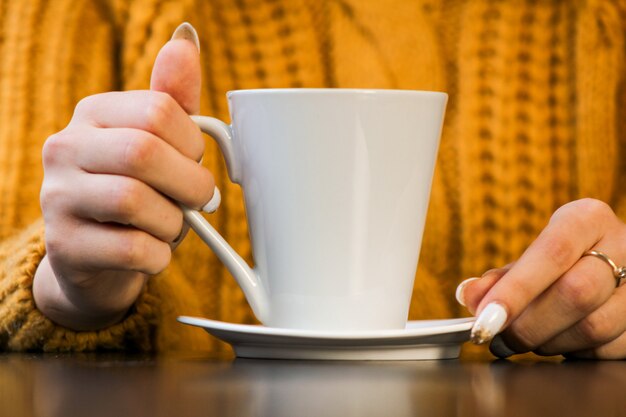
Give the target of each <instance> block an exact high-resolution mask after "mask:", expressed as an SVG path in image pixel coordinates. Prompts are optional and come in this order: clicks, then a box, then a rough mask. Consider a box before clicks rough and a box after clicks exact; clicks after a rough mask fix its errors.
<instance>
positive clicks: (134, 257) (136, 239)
mask: <svg viewBox="0 0 626 417" xmlns="http://www.w3.org/2000/svg"><path fill="white" fill-rule="evenodd" d="M146 238H147V236H145V233H142V232H134V233H127V234H125V235H124V236H123V237H121V238H120V244H119V253H118V256H119V257H120V260H121V262H122V264H123V265H125V266H126V267H127V268H128V269H132V270H138V269H141V267H142V266H143V265H144V264H145V259H146V256H147V254H148V252H147V250H146V246H147V242H146V241H147V239H146Z"/></svg>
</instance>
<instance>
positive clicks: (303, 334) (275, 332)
mask: <svg viewBox="0 0 626 417" xmlns="http://www.w3.org/2000/svg"><path fill="white" fill-rule="evenodd" d="M176 320H177V321H178V322H180V323H182V324H186V325H190V326H195V327H200V328H203V329H205V330H206V329H207V328H209V329H214V330H221V331H226V332H231V333H232V332H235V333H245V334H254V335H262V336H282V337H297V338H314V339H334V340H363V339H385V338H398V337H399V338H406V337H419V336H435V335H439V334H454V333H458V332H465V331H468V330H470V329H471V328H472V326H473V325H474V322H475V321H476V318H475V317H457V318H452V319H436V320H409V321H407V327H405V328H404V329H384V330H359V331H347V332H346V331H319V330H302V329H288V328H280V327H267V326H264V325H262V324H241V323H230V322H225V321H218V320H211V319H207V318H204V317H195V316H178V317H177V319H176ZM411 326H420V327H411Z"/></svg>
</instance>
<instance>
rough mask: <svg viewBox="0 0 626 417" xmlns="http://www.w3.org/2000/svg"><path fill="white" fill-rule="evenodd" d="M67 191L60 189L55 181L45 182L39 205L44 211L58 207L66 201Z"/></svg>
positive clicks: (40, 193)
mask: <svg viewBox="0 0 626 417" xmlns="http://www.w3.org/2000/svg"><path fill="white" fill-rule="evenodd" d="M66 194H67V193H66V189H65V188H63V187H60V186H59V185H58V184H57V183H56V182H55V181H50V180H48V179H46V180H44V182H43V184H42V186H41V191H40V192H39V204H40V205H41V209H42V210H44V211H47V210H50V209H51V208H52V207H55V206H57V204H58V202H60V201H66V200H67V196H66Z"/></svg>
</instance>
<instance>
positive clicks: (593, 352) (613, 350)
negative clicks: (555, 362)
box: [565, 333, 626, 360]
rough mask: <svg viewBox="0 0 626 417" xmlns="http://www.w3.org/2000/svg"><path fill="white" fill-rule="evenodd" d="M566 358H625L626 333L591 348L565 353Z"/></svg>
mask: <svg viewBox="0 0 626 417" xmlns="http://www.w3.org/2000/svg"><path fill="white" fill-rule="evenodd" d="M565 357H567V358H580V359H612V360H622V359H626V333H622V334H621V335H620V336H619V337H617V338H616V339H614V340H612V341H610V342H609V343H606V344H604V345H601V346H598V347H596V348H593V349H587V350H581V351H578V352H571V353H568V354H566V355H565Z"/></svg>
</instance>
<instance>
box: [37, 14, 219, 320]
mask: <svg viewBox="0 0 626 417" xmlns="http://www.w3.org/2000/svg"><path fill="white" fill-rule="evenodd" d="M190 28H191V27H190V26H184V25H181V28H179V29H178V30H177V31H176V32H175V35H174V37H173V40H172V41H170V42H168V43H167V44H166V45H165V46H164V47H163V48H162V49H161V51H160V53H159V56H158V57H157V60H156V62H155V66H154V69H153V73H152V83H151V90H150V91H128V92H111V93H104V94H97V95H94V96H91V97H87V98H85V99H83V100H82V101H81V102H80V103H79V104H78V105H77V106H76V109H75V112H74V116H73V118H72V120H71V121H70V123H69V125H68V126H67V127H66V128H65V129H64V130H62V131H61V132H59V133H56V134H54V135H52V136H51V137H50V138H48V140H47V141H46V143H45V144H44V149H43V163H44V172H45V174H44V182H43V186H42V189H41V205H42V209H43V214H44V220H45V224H46V250H47V255H46V257H45V258H44V259H43V261H42V263H41V264H40V266H39V268H38V270H37V272H36V275H35V281H34V284H33V291H34V297H35V302H36V304H37V307H38V308H39V309H40V310H41V311H42V312H43V313H44V314H46V315H47V316H48V317H50V318H51V319H52V320H54V321H56V322H57V323H59V324H62V325H65V326H67V327H70V328H74V329H76V330H90V329H97V328H101V327H104V326H107V325H110V324H113V323H115V322H117V321H119V320H120V319H121V318H123V316H124V315H125V314H126V312H127V311H128V308H129V307H130V306H131V305H132V304H133V303H134V302H135V300H136V299H137V297H138V296H139V294H140V292H141V290H142V288H143V286H144V284H145V282H146V279H147V278H148V277H149V276H150V275H153V274H156V273H158V272H160V271H162V270H163V269H164V268H165V267H166V266H167V265H168V264H169V262H170V258H171V251H172V249H173V248H174V247H175V245H176V244H177V243H178V242H180V240H181V239H182V237H183V234H184V232H185V231H186V228H183V216H182V212H181V210H180V208H179V207H178V204H177V203H176V202H181V203H183V204H185V205H187V206H190V207H195V208H199V207H202V206H203V205H205V204H206V203H207V202H208V201H209V200H210V199H211V197H212V195H213V191H214V180H213V177H212V175H211V173H210V172H209V171H208V170H207V169H205V168H203V167H202V166H200V165H199V164H198V162H197V161H198V160H200V158H201V157H202V154H203V151H204V140H203V138H202V136H201V133H200V130H199V129H198V128H197V127H196V125H195V124H194V123H193V122H192V121H191V119H190V118H189V116H188V114H195V113H197V112H198V110H199V95H200V62H199V51H198V47H197V45H194V43H193V42H189V40H184V39H180V38H187V39H190V38H191V40H192V41H193V35H195V31H193V28H191V29H190ZM190 35H191V36H190ZM196 40H197V38H196Z"/></svg>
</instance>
